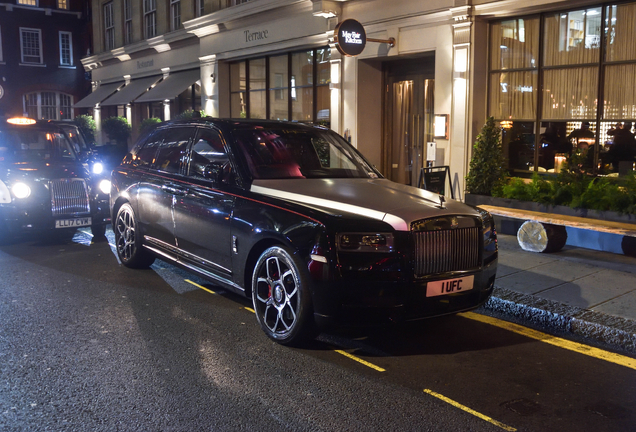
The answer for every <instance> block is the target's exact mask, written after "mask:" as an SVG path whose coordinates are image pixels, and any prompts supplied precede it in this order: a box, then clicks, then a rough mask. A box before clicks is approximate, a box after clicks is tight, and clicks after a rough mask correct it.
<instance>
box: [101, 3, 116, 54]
mask: <svg viewBox="0 0 636 432" xmlns="http://www.w3.org/2000/svg"><path fill="white" fill-rule="evenodd" d="M102 11H103V14H104V20H103V23H104V50H105V51H110V50H113V49H115V7H114V2H113V1H112V0H111V1H109V2H107V3H104V5H103V7H102Z"/></svg>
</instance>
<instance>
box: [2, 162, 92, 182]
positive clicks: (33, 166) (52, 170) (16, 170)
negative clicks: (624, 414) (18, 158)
mask: <svg viewBox="0 0 636 432" xmlns="http://www.w3.org/2000/svg"><path fill="white" fill-rule="evenodd" d="M85 171H86V169H85V168H84V166H82V164H81V163H79V162H73V163H68V162H65V163H60V162H55V163H47V162H44V161H42V162H22V163H2V164H0V180H4V181H10V182H11V181H18V180H20V179H27V178H29V179H33V180H36V181H43V180H53V179H60V178H77V177H81V178H84V177H86V176H87V173H86V172H85Z"/></svg>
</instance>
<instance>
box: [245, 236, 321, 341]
mask: <svg viewBox="0 0 636 432" xmlns="http://www.w3.org/2000/svg"><path fill="white" fill-rule="evenodd" d="M252 302H253V304H254V311H255V312H256V319H257V320H258V323H259V324H260V326H261V328H262V329H263V331H264V332H265V334H266V335H267V336H268V337H269V338H270V339H272V340H274V341H276V342H278V343H280V344H282V345H299V344H301V343H303V342H306V341H307V340H309V339H312V338H314V337H315V336H316V335H317V332H316V326H315V322H314V317H313V308H312V305H311V294H310V290H309V275H308V274H307V271H306V270H305V267H304V265H303V263H302V261H301V260H300V259H299V258H298V257H297V256H296V254H295V253H294V252H293V251H292V250H290V249H288V248H285V247H280V246H274V247H271V248H269V249H267V250H266V251H265V252H263V254H262V255H261V256H260V258H259V259H258V261H257V263H256V266H255V268H254V273H253V275H252Z"/></svg>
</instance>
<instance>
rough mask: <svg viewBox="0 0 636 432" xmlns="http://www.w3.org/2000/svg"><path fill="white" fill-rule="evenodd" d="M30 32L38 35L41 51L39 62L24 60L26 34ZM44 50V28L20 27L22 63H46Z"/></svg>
mask: <svg viewBox="0 0 636 432" xmlns="http://www.w3.org/2000/svg"><path fill="white" fill-rule="evenodd" d="M27 32H30V33H36V34H37V35H38V37H37V40H38V51H39V57H40V61H39V62H29V61H25V60H24V57H25V55H24V38H23V36H24V34H25V33H27ZM43 51H44V50H43V49H42V29H35V28H30V27H20V63H21V64H23V65H43V64H44V52H43ZM27 57H36V56H34V55H29V56H27Z"/></svg>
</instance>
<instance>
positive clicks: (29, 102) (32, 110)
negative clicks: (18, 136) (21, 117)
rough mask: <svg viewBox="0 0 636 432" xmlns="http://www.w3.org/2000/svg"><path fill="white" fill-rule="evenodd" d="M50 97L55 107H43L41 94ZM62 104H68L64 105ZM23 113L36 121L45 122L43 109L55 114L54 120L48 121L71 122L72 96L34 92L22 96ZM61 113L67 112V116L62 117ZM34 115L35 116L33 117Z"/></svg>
mask: <svg viewBox="0 0 636 432" xmlns="http://www.w3.org/2000/svg"><path fill="white" fill-rule="evenodd" d="M43 93H46V94H49V95H52V96H53V98H54V102H55V105H43V97H42V94H43ZM64 102H68V104H67V103H64ZM22 109H23V112H24V113H25V114H26V115H27V116H28V117H30V118H35V119H36V120H47V119H48V118H45V117H44V115H43V113H44V110H45V109H48V110H50V112H51V113H55V116H54V118H52V119H50V120H72V119H73V118H75V116H74V108H73V95H71V94H68V93H64V92H58V91H35V92H30V93H25V94H23V95H22ZM63 112H67V113H68V116H64V115H63ZM33 114H35V115H33Z"/></svg>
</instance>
